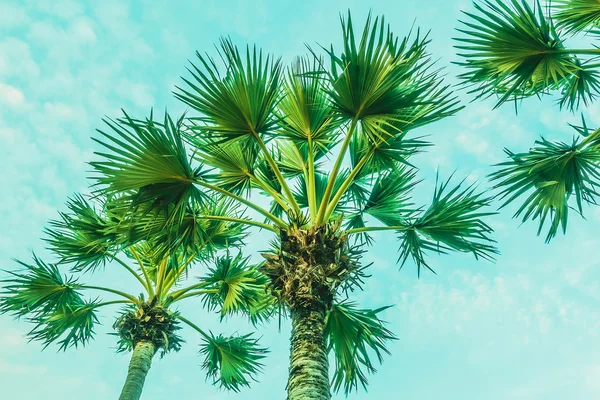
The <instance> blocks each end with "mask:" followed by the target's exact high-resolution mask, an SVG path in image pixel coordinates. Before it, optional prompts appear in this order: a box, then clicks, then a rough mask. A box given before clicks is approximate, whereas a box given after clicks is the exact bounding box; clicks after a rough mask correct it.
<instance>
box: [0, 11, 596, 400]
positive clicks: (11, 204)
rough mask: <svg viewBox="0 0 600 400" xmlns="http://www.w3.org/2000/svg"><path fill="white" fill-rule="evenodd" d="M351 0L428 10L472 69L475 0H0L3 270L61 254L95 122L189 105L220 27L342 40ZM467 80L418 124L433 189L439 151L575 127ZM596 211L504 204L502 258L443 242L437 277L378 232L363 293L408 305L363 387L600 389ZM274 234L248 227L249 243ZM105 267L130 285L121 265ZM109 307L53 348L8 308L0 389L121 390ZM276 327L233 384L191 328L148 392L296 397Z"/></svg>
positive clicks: (476, 397) (50, 395) (394, 17)
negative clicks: (196, 62) (489, 97)
mask: <svg viewBox="0 0 600 400" xmlns="http://www.w3.org/2000/svg"><path fill="white" fill-rule="evenodd" d="M348 8H350V9H351V10H352V12H353V15H354V17H355V18H356V19H357V20H359V22H360V24H362V21H364V18H365V17H366V15H367V12H368V10H369V9H372V10H373V12H374V13H375V14H385V16H386V18H387V20H388V21H389V22H390V23H391V26H392V28H393V30H394V31H395V32H396V33H397V34H399V35H404V34H406V33H407V32H408V31H409V29H410V27H411V25H412V24H413V22H415V21H416V25H417V26H419V27H421V28H422V29H424V30H429V29H431V30H432V33H431V38H432V43H431V46H430V51H431V52H432V53H433V55H434V58H439V62H438V65H439V66H440V67H442V66H443V67H447V68H446V75H447V79H448V81H449V82H450V83H453V84H454V83H458V82H457V80H456V78H455V76H456V74H457V72H458V71H459V70H458V69H457V67H455V66H452V65H451V62H452V61H454V60H456V58H455V55H454V51H453V49H452V41H451V37H452V36H453V35H454V30H453V29H454V28H455V27H456V25H457V24H456V21H457V19H458V18H459V16H460V10H461V9H463V10H470V9H472V5H471V4H470V2H468V1H442V0H419V1H412V0H410V1H409V0H404V1H397V0H396V1H370V2H365V1H312V0H307V1H290V2H288V1H261V0H256V1H251V2H250V1H247V2H245V1H228V0H219V1H209V0H204V1H177V2H175V1H145V2H141V1H140V2H132V1H114V2H113V1H108V0H103V1H93V2H89V3H88V2H79V1H64V0H54V1H45V0H35V1H14V0H0V171H1V172H0V221H1V224H2V229H1V231H0V268H2V269H13V268H15V267H16V265H15V263H14V262H12V261H11V260H10V258H11V257H17V258H21V259H28V258H29V251H30V250H32V249H33V250H35V251H36V252H38V253H39V254H41V255H46V254H47V253H46V252H45V250H44V249H43V247H44V246H43V243H42V242H41V240H40V239H39V238H40V236H41V231H42V228H43V227H44V225H45V224H46V222H47V221H48V219H50V218H54V217H55V216H56V210H57V209H63V204H64V201H65V199H66V198H67V196H69V195H71V194H72V193H74V192H77V191H82V190H83V191H85V190H86V187H87V183H86V179H85V178H86V176H87V175H88V173H87V171H88V170H89V167H88V166H87V165H86V162H87V161H89V160H90V159H91V157H92V152H93V150H94V148H95V147H94V145H93V143H92V141H91V140H90V135H92V134H93V132H94V129H95V128H98V127H100V126H101V123H100V118H101V117H102V116H104V115H108V116H117V114H118V110H119V109H120V108H124V109H126V110H127V111H128V112H129V113H130V114H133V115H135V116H144V115H146V114H147V113H148V112H149V110H150V107H154V108H155V109H157V110H163V109H164V108H165V107H167V108H168V109H169V110H170V111H173V112H174V113H178V112H180V111H183V110H184V107H183V106H182V105H181V104H179V103H178V102H177V101H176V100H175V99H174V98H173V96H172V95H171V94H170V93H171V90H172V89H173V86H174V85H175V84H176V83H177V82H179V76H180V75H182V74H184V72H185V69H184V67H185V65H186V60H187V59H189V58H191V57H193V53H194V51H195V50H199V51H209V52H212V51H213V50H214V47H213V44H214V43H215V42H217V40H218V39H219V36H221V35H230V36H231V37H232V38H233V40H234V41H235V42H236V43H238V44H240V45H245V44H246V43H257V44H259V45H260V46H262V47H263V48H264V49H265V50H266V51H268V52H271V53H275V54H277V55H281V56H282V57H283V58H284V60H285V61H290V60H291V59H292V57H294V56H296V55H301V54H304V53H305V52H306V50H305V43H308V44H315V43H321V44H325V45H328V44H329V43H332V42H333V43H334V44H338V43H339V41H340V37H341V30H340V26H339V13H340V12H345V11H346V10H347V9H348ZM357 25H359V24H357ZM459 89H460V88H457V90H459ZM459 93H460V96H461V99H463V103H464V104H465V105H466V106H467V107H466V108H465V109H464V110H462V111H461V112H460V113H459V114H458V115H457V116H456V117H453V118H450V119H447V120H444V121H442V122H440V123H436V124H434V125H431V126H427V127H425V128H424V129H421V130H420V131H419V132H420V133H422V134H429V135H431V137H430V139H431V140H432V141H433V142H434V143H435V144H436V147H435V148H433V149H432V150H431V151H430V152H429V153H427V154H426V155H423V156H419V158H418V159H416V160H415V162H416V163H417V165H418V166H419V167H420V168H421V172H420V175H419V176H420V178H422V179H423V183H422V184H421V185H420V188H419V190H418V191H417V201H418V202H419V203H425V202H426V201H427V200H428V197H429V196H430V195H431V193H432V191H433V186H434V181H433V179H434V176H435V170H436V169H437V168H438V166H439V167H440V171H441V173H442V175H443V176H448V175H449V174H450V173H451V172H452V171H454V170H455V169H456V170H457V176H460V177H463V176H467V175H468V176H469V180H471V181H472V180H482V179H483V178H484V177H485V175H486V174H487V173H488V172H490V171H491V169H490V168H489V167H488V166H489V165H490V164H492V163H495V162H498V161H501V160H502V159H503V157H504V155H503V152H502V149H503V147H505V146H506V147H509V148H511V149H513V150H525V149H527V148H528V147H529V146H530V145H531V144H533V140H534V139H535V138H536V137H537V136H538V135H539V134H544V135H545V136H547V137H549V138H560V139H563V140H570V138H571V131H570V130H569V128H568V127H567V125H566V124H567V122H578V118H579V116H578V115H571V114H568V113H561V112H559V111H558V108H557V107H555V106H554V102H553V100H552V99H546V100H544V101H542V102H540V101H538V100H536V99H531V100H528V101H526V102H525V103H524V104H523V107H522V108H521V109H520V110H519V115H518V116H517V115H515V113H514V109H513V107H512V106H511V105H506V106H504V107H502V108H500V109H499V110H495V111H492V110H491V109H492V106H493V102H490V101H488V102H483V103H481V102H480V103H474V104H469V100H470V98H469V97H468V96H466V95H465V93H464V92H459ZM599 111H600V109H599V107H597V106H595V107H591V108H590V109H589V110H584V113H585V115H586V116H587V118H588V121H589V122H590V125H594V126H597V125H598V124H600V112H599ZM482 188H484V189H485V188H486V183H485V182H483V183H482ZM599 210H600V209H587V210H586V212H587V213H586V217H587V221H583V220H581V218H579V217H577V216H576V215H575V213H573V214H572V216H571V217H572V220H571V222H570V226H569V232H568V235H567V236H566V237H562V236H560V237H558V238H557V239H556V240H554V241H553V242H552V243H551V244H550V245H545V244H544V243H543V240H542V239H541V238H538V237H536V236H535V228H536V227H535V226H534V225H533V224H530V223H529V224H526V225H523V226H520V224H519V222H518V221H516V220H511V219H510V217H511V211H513V212H514V208H512V209H509V210H507V211H503V212H502V213H501V214H499V215H498V216H495V217H494V218H492V219H491V224H492V226H493V227H494V228H495V229H496V231H497V233H496V238H497V240H498V241H499V245H500V249H501V251H502V255H501V256H500V257H499V258H498V260H497V262H496V263H495V264H492V263H486V262H478V261H475V260H474V259H473V258H472V257H471V256H467V255H455V256H450V257H443V258H442V257H433V258H432V266H433V267H434V268H435V269H436V271H437V272H438V275H437V276H435V275H433V274H424V275H423V276H422V277H421V279H420V280H418V279H417V274H416V268H414V266H413V265H412V264H411V263H407V265H406V266H405V268H404V269H402V270H401V271H400V272H398V270H397V269H398V268H397V266H396V263H395V261H396V258H397V254H396V249H397V244H396V243H395V240H394V237H393V236H391V235H390V236H385V235H380V236H378V237H377V244H376V245H375V246H374V247H373V248H372V249H371V251H370V253H369V254H368V255H367V261H372V262H374V265H373V267H372V270H371V272H372V274H373V277H372V278H371V279H370V280H369V281H368V285H367V287H366V291H365V292H364V293H361V294H358V295H357V296H356V298H355V299H356V300H358V301H359V302H360V303H361V305H363V306H368V307H376V306H383V305H388V304H394V305H395V307H393V308H391V309H389V310H387V311H386V312H385V314H384V319H385V320H387V321H389V323H390V327H391V329H392V330H393V331H394V332H395V333H396V334H397V335H398V337H399V339H400V340H398V341H396V342H394V343H393V344H392V345H391V346H390V350H391V352H392V355H391V356H388V357H386V359H385V361H384V364H383V365H382V366H381V367H380V368H379V371H378V373H377V374H376V375H374V376H372V377H371V379H370V383H371V384H370V387H369V392H368V394H366V393H365V392H364V391H359V392H358V393H356V394H352V395H350V396H349V398H350V399H383V398H388V399H406V400H411V399H418V400H423V399H424V400H427V399H445V400H454V399H460V400H480V399H486V400H505V399H527V400H532V399H544V400H554V399H556V400H563V399H572V400H577V399H592V398H600V361H599V360H600V308H599V307H598V304H600V303H599V302H600V268H599V267H600V265H599V264H600V261H599V258H598V251H597V249H598V228H597V226H598V224H599V223H600V212H599ZM255 237H256V236H255ZM261 238H262V237H261ZM265 247H266V243H262V242H259V241H258V240H256V239H252V240H251V242H250V245H249V249H248V254H253V256H254V257H256V254H257V251H258V250H260V249H263V248H265ZM256 259H258V258H256ZM197 271H199V270H197ZM200 273H201V272H197V274H200ZM93 279H97V280H98V281H100V282H111V283H113V284H114V285H122V287H123V288H127V285H128V284H129V283H131V282H129V281H128V280H127V279H128V278H126V277H125V276H123V275H121V274H120V273H119V272H118V271H117V270H116V269H113V268H111V267H110V266H109V267H107V268H106V270H105V271H101V272H99V273H98V274H97V275H95V276H94V278H93ZM183 311H185V312H186V313H188V315H191V316H192V317H193V318H192V319H194V320H195V321H198V322H199V324H200V325H201V326H205V327H208V328H210V329H212V330H213V331H215V332H225V333H233V332H236V331H237V332H240V333H245V332H247V331H249V330H250V329H251V327H250V326H248V325H247V324H246V323H245V322H244V321H242V320H237V319H231V320H229V321H228V322H227V323H226V324H221V325H219V324H218V321H217V317H216V316H215V315H212V314H207V313H204V312H202V311H200V310H198V309H196V308H194V307H193V305H192V306H191V307H189V306H188V307H187V308H185V309H183ZM101 321H102V322H103V323H104V325H103V326H101V327H99V328H98V329H97V340H96V341H95V342H93V343H91V345H89V346H88V347H87V348H85V349H79V350H69V351H67V352H66V353H56V347H50V348H48V349H47V350H46V351H44V352H41V346H40V345H39V344H38V343H27V341H26V340H25V339H24V338H23V335H24V334H25V333H26V332H27V330H28V326H27V324H26V323H24V322H18V321H13V320H11V318H9V317H8V316H1V317H0V388H1V390H2V394H1V395H0V397H2V398H6V399H37V398H46V399H61V400H75V399H89V400H99V399H110V398H116V397H117V396H118V393H119V391H120V387H121V385H122V383H123V380H124V378H125V374H126V367H127V363H128V356H127V355H121V354H120V355H116V354H115V349H114V348H115V340H114V337H112V336H110V335H108V334H107V333H109V332H111V329H110V326H111V325H112V321H113V320H112V314H110V313H104V314H103V315H102V317H101ZM276 325H277V324H276V323H274V324H271V325H269V326H266V327H262V328H260V329H259V332H260V334H261V335H262V343H264V344H267V345H269V346H270V348H271V354H270V355H269V357H268V358H267V359H266V366H265V369H264V374H263V375H261V376H260V381H259V382H257V383H255V384H254V385H253V386H252V388H251V389H248V390H245V391H243V392H242V393H240V394H237V395H236V394H229V393H226V392H223V391H219V390H217V389H216V388H214V387H212V386H211V385H210V382H207V381H206V380H205V375H204V372H203V371H202V370H201V369H200V367H199V363H200V358H199V356H198V355H197V350H198V343H199V338H198V337H197V336H196V335H194V334H193V332H190V331H185V332H184V337H185V339H186V341H187V344H186V345H185V346H184V348H183V350H182V351H181V352H179V353H174V354H169V355H168V356H167V357H165V358H164V359H159V358H157V359H156V360H155V361H154V364H153V368H152V370H151V371H150V373H149V376H148V379H147V385H146V388H145V391H144V395H143V398H144V399H145V400H162V399H192V398H201V399H208V400H225V399H283V398H285V389H284V388H285V382H286V371H287V357H288V345H287V343H288V339H289V335H290V332H289V325H288V324H287V323H284V324H283V326H282V329H281V332H278V329H277V326H276ZM335 398H336V399H342V398H344V396H343V395H338V396H336V397H335Z"/></svg>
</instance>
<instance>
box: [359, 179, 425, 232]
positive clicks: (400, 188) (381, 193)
mask: <svg viewBox="0 0 600 400" xmlns="http://www.w3.org/2000/svg"><path fill="white" fill-rule="evenodd" d="M415 175H416V171H414V170H412V169H408V168H399V169H394V170H391V171H388V172H384V173H383V174H381V175H380V176H379V178H378V179H377V181H375V184H374V185H373V188H372V189H371V194H370V196H369V198H368V199H367V202H366V204H365V206H364V208H363V211H362V212H364V213H365V214H368V215H371V216H372V217H375V218H376V219H378V220H379V221H380V222H382V223H383V224H385V225H388V226H393V225H402V224H403V223H404V221H405V220H406V218H407V217H409V216H410V214H411V213H412V212H413V208H412V205H413V203H411V202H410V200H409V195H410V193H411V191H412V189H413V187H414V186H415V184H416V182H415V181H414V177H415Z"/></svg>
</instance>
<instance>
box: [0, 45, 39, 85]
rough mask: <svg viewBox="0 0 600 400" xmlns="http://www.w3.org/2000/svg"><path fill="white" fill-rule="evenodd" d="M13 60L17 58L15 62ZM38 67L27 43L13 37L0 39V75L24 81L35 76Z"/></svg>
mask: <svg viewBox="0 0 600 400" xmlns="http://www.w3.org/2000/svg"><path fill="white" fill-rule="evenodd" d="M14 60H19V62H18V63H15V62H14ZM39 74H40V68H39V67H38V65H37V64H36V62H35V61H34V60H33V58H32V57H31V51H30V48H29V45H28V44H27V43H26V42H24V41H22V40H19V39H16V38H14V37H7V38H6V39H4V40H2V41H0V77H8V78H11V77H16V78H20V79H22V80H24V81H28V80H31V79H33V78H36V77H37V76H39Z"/></svg>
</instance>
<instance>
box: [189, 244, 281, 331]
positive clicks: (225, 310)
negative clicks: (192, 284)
mask: <svg viewBox="0 0 600 400" xmlns="http://www.w3.org/2000/svg"><path fill="white" fill-rule="evenodd" d="M267 281H268V279H267V277H266V276H265V275H263V274H262V273H260V272H259V270H258V267H257V266H255V265H250V264H249V262H248V258H244V257H243V256H242V254H241V253H238V254H237V255H236V256H235V257H233V256H231V255H230V254H226V255H224V256H220V257H217V258H216V259H215V265H214V266H213V267H210V268H209V270H208V274H207V275H205V276H203V277H202V278H201V280H200V282H204V283H206V289H207V290H214V292H208V293H207V294H205V295H204V296H205V297H204V300H203V303H204V305H205V306H206V307H207V308H208V309H209V310H215V309H219V312H220V313H221V316H222V317H224V316H225V315H228V314H234V313H243V314H246V315H248V316H249V317H250V318H251V319H252V320H253V321H254V322H256V321H259V320H260V321H262V320H265V319H268V317H269V316H270V315H271V314H272V312H273V308H272V307H270V306H271V305H272V301H269V297H270V296H269V295H268V294H267V290H266V285H267Z"/></svg>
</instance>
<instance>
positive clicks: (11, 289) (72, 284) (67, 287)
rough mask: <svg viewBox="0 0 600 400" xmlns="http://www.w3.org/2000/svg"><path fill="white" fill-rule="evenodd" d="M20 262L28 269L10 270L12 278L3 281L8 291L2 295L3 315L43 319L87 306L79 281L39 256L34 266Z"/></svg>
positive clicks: (0, 304)
mask: <svg viewBox="0 0 600 400" xmlns="http://www.w3.org/2000/svg"><path fill="white" fill-rule="evenodd" d="M16 261H17V262H18V263H19V264H20V265H21V266H23V267H24V270H22V271H20V272H11V271H6V272H8V273H9V274H10V277H9V278H7V279H3V280H1V281H0V282H1V283H2V286H3V288H4V291H3V292H2V293H1V295H0V313H3V314H4V313H10V314H12V315H14V316H16V317H23V316H26V315H33V316H39V317H42V316H45V315H47V314H51V313H53V312H55V311H56V310H63V309H67V308H68V307H71V308H73V307H75V306H78V305H80V304H82V303H83V300H82V298H81V295H80V294H79V291H78V290H79V288H80V285H79V284H78V283H77V280H76V279H74V278H73V277H67V276H63V275H61V273H60V270H59V269H58V267H57V266H56V265H55V264H47V263H45V262H44V261H42V260H41V259H39V258H38V257H36V256H35V254H34V255H33V264H27V263H24V262H22V261H19V260H16Z"/></svg>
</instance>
